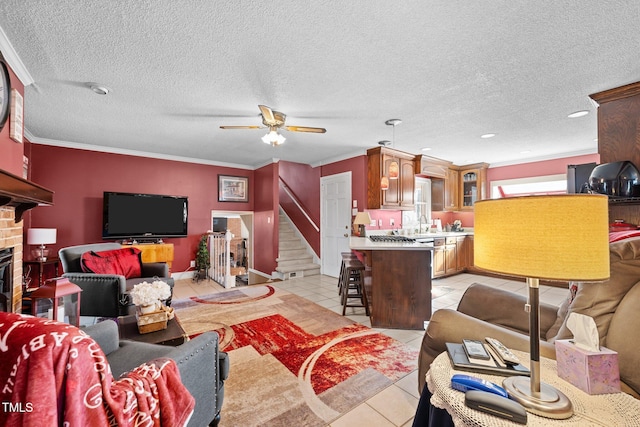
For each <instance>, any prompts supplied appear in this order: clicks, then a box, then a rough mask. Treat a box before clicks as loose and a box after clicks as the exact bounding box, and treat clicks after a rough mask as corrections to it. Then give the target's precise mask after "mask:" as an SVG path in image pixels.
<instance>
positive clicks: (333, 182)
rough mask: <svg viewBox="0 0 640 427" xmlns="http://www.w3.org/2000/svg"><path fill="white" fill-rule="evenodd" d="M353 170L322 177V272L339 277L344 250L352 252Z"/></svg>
mask: <svg viewBox="0 0 640 427" xmlns="http://www.w3.org/2000/svg"><path fill="white" fill-rule="evenodd" d="M350 235H351V172H344V173H339V174H336V175H329V176H325V177H322V178H320V253H321V254H322V274H326V275H327V276H332V277H338V275H339V273H340V263H341V262H342V257H341V256H340V253H341V252H349V250H350V249H349V236H350Z"/></svg>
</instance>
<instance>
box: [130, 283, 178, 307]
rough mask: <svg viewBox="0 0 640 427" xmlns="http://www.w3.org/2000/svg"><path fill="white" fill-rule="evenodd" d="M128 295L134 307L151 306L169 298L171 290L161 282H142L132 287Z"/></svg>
mask: <svg viewBox="0 0 640 427" xmlns="http://www.w3.org/2000/svg"><path fill="white" fill-rule="evenodd" d="M130 295H131V298H132V300H133V303H134V304H135V305H141V306H143V305H151V304H156V303H158V302H160V301H162V300H166V299H167V298H169V297H170V296H171V288H170V287H169V285H167V284H166V283H165V282H163V281H161V280H155V281H154V282H152V283H149V282H142V283H138V284H137V285H134V286H133V289H132V290H131V292H130Z"/></svg>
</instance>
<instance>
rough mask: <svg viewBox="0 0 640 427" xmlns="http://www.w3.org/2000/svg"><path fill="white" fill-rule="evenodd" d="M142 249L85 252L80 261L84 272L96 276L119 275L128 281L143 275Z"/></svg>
mask: <svg viewBox="0 0 640 427" xmlns="http://www.w3.org/2000/svg"><path fill="white" fill-rule="evenodd" d="M140 253H141V251H140V249H138V248H122V249H113V250H110V251H102V252H93V251H89V252H85V253H83V254H82V257H81V259H80V265H81V266H82V271H84V272H85V273H95V274H119V275H122V276H124V277H126V278H127V279H131V278H133V277H140V276H141V275H142V267H141V263H142V260H141V258H140Z"/></svg>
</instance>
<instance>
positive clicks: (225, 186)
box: [218, 175, 249, 202]
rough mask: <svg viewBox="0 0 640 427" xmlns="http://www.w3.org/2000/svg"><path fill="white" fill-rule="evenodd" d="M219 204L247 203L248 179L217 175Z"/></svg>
mask: <svg viewBox="0 0 640 427" xmlns="http://www.w3.org/2000/svg"><path fill="white" fill-rule="evenodd" d="M218 201H219V202H248V201H249V178H247V177H246V176H230V175H218Z"/></svg>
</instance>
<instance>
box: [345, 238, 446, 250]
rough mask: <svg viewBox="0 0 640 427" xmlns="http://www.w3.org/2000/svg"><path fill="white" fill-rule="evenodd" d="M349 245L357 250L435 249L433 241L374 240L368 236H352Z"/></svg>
mask: <svg viewBox="0 0 640 427" xmlns="http://www.w3.org/2000/svg"><path fill="white" fill-rule="evenodd" d="M414 237H415V236H414ZM349 247H350V248H351V249H355V250H357V251H378V250H394V251H416V250H418V251H425V250H430V249H433V242H425V243H418V242H414V243H408V242H373V241H371V240H370V239H369V238H368V237H351V238H350V239H349Z"/></svg>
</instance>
